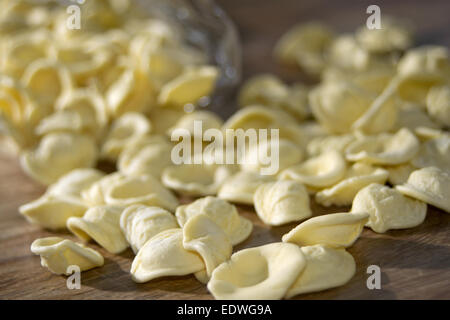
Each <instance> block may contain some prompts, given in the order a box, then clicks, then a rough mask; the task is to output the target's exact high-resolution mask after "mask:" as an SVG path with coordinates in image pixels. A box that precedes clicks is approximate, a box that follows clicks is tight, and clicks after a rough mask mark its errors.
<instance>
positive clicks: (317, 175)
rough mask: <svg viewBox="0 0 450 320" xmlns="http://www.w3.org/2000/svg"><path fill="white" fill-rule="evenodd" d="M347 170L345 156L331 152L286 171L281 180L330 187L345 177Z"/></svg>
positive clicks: (281, 175)
mask: <svg viewBox="0 0 450 320" xmlns="http://www.w3.org/2000/svg"><path fill="white" fill-rule="evenodd" d="M346 168H347V165H346V162H345V159H344V158H343V156H342V155H341V154H340V153H339V152H337V151H334V150H331V151H328V152H325V153H322V154H320V155H318V156H317V157H313V158H310V159H308V160H306V161H305V162H303V163H301V164H299V165H296V166H292V167H290V168H287V169H285V170H284V171H282V172H281V173H280V178H281V179H289V180H297V181H300V182H302V183H304V184H306V185H308V186H311V187H328V186H331V185H333V184H335V183H336V182H338V181H339V180H341V179H342V178H343V177H344V175H345V172H346Z"/></svg>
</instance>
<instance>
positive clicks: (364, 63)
mask: <svg viewBox="0 0 450 320" xmlns="http://www.w3.org/2000/svg"><path fill="white" fill-rule="evenodd" d="M328 60H329V63H330V64H331V65H333V66H336V67H338V68H341V69H344V70H346V71H359V72H361V71H366V70H367V69H368V68H369V65H370V63H371V56H370V53H369V52H368V51H367V50H365V49H364V48H363V47H362V46H361V45H360V44H359V43H358V42H357V41H356V39H355V37H354V36H353V35H351V34H343V35H340V36H338V37H336V39H334V41H333V42H332V43H331V45H330V49H329V51H328Z"/></svg>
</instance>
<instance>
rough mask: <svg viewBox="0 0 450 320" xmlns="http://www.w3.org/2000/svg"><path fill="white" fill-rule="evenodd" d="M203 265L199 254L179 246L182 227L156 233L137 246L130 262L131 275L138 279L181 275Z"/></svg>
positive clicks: (203, 267) (200, 268)
mask: <svg viewBox="0 0 450 320" xmlns="http://www.w3.org/2000/svg"><path fill="white" fill-rule="evenodd" d="M203 269H205V265H204V263H203V260H202V258H201V257H200V256H199V255H198V254H197V253H195V252H192V251H188V250H186V249H184V247H183V230H182V229H169V230H165V231H163V232H160V233H158V234H157V235H156V236H154V237H153V238H151V239H150V240H149V241H147V242H146V243H145V244H144V246H143V247H142V248H141V249H140V250H139V252H138V254H137V255H136V257H135V258H134V260H133V263H132V265H131V271H130V273H131V278H132V279H133V281H135V282H138V283H142V282H147V281H150V280H153V279H156V278H160V277H165V276H182V275H186V274H190V273H195V272H198V271H201V270H203Z"/></svg>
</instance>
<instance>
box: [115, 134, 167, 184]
mask: <svg viewBox="0 0 450 320" xmlns="http://www.w3.org/2000/svg"><path fill="white" fill-rule="evenodd" d="M172 147H173V145H172V144H171V143H170V142H169V141H168V139H167V138H166V137H164V136H160V135H151V136H142V137H141V138H139V139H136V140H135V141H133V142H130V143H129V144H127V145H126V146H125V148H124V149H123V151H122V152H121V153H120V156H119V158H118V160H117V166H118V168H119V171H120V172H122V173H123V174H126V175H129V176H132V175H135V176H136V175H142V174H150V175H152V176H154V177H157V178H159V177H160V175H161V173H162V172H163V170H164V169H165V168H166V167H168V166H170V165H171V164H172V160H171V150H172Z"/></svg>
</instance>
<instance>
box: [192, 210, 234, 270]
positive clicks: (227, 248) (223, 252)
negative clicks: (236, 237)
mask: <svg viewBox="0 0 450 320" xmlns="http://www.w3.org/2000/svg"><path fill="white" fill-rule="evenodd" d="M183 247H184V248H185V249H186V250H190V251H193V252H196V253H198V254H199V255H200V256H201V257H202V259H203V263H204V264H205V270H206V276H207V277H211V274H212V272H213V271H214V269H215V268H216V267H217V266H218V265H219V264H221V263H222V262H225V261H227V260H228V259H230V257H231V253H232V251H233V246H232V245H231V242H230V240H229V239H228V236H227V235H226V234H225V232H224V231H223V230H222V228H221V227H219V226H218V225H217V224H216V223H214V222H213V221H212V220H211V219H210V218H209V217H208V216H207V215H204V214H199V215H196V216H194V217H192V218H191V219H189V220H188V221H187V222H186V224H185V225H184V226H183Z"/></svg>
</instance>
